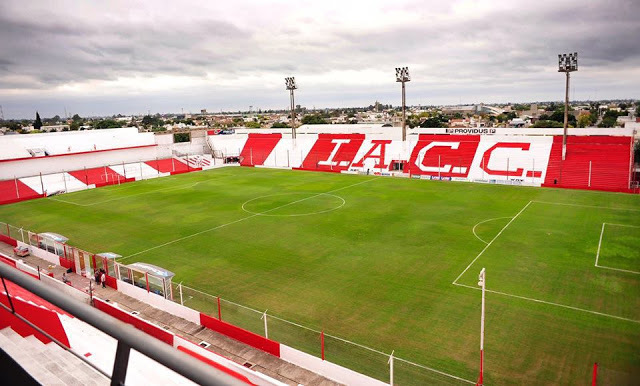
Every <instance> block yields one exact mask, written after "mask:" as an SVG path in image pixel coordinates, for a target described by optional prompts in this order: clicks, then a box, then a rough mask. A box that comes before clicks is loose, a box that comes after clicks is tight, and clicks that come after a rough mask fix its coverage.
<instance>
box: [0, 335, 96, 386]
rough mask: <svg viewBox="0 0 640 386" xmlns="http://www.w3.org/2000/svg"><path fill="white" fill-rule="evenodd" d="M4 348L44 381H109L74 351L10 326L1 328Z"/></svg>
mask: <svg viewBox="0 0 640 386" xmlns="http://www.w3.org/2000/svg"><path fill="white" fill-rule="evenodd" d="M0 348H2V349H3V350H4V351H5V352H6V353H7V354H8V355H10V356H11V357H12V358H13V359H14V360H15V361H16V362H17V363H18V364H20V366H22V368H23V369H25V370H26V371H27V372H28V373H29V374H30V375H31V376H32V377H33V378H34V379H35V380H36V381H37V382H39V383H40V384H42V385H94V386H98V385H108V384H109V379H107V378H105V377H104V376H103V375H101V374H100V373H98V372H96V371H95V370H94V369H93V368H91V366H89V365H87V364H86V363H85V362H83V361H82V360H81V359H79V358H77V357H76V356H74V355H73V354H71V353H70V352H68V351H66V350H64V349H63V348H61V347H59V346H58V345H57V344H55V343H53V342H51V343H49V344H44V343H42V342H41V341H40V340H38V339H37V338H36V337H35V336H33V335H31V336H27V337H25V338H23V337H22V336H20V335H19V334H18V333H16V332H15V331H13V330H12V329H11V328H9V327H7V328H5V329H3V330H0Z"/></svg>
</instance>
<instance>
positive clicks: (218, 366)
mask: <svg viewBox="0 0 640 386" xmlns="http://www.w3.org/2000/svg"><path fill="white" fill-rule="evenodd" d="M177 348H178V350H180V351H182V352H183V353H186V354H189V355H191V356H192V357H194V358H196V359H198V360H200V361H202V362H204V363H206V364H208V365H209V366H212V367H215V368H216V369H218V370H220V371H224V372H225V373H227V374H229V375H231V376H232V377H234V378H236V379H238V380H240V381H242V382H244V383H246V384H248V385H255V383H251V381H250V380H249V378H247V377H245V376H244V375H242V374H240V373H236V372H235V371H233V370H231V369H228V368H226V367H224V366H223V365H221V364H220V363H217V362H215V361H213V360H211V359H209V358H207V357H205V356H204V355H200V354H198V353H196V352H195V351H191V350H189V349H188V348H186V347H183V346H178V347H177Z"/></svg>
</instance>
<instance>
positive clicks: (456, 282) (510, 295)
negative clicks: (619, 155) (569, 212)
mask: <svg viewBox="0 0 640 386" xmlns="http://www.w3.org/2000/svg"><path fill="white" fill-rule="evenodd" d="M531 203H538V204H548V205H567V206H578V207H585V208H597V209H610V210H628V211H632V212H636V211H640V210H638V209H627V208H611V207H606V206H595V205H580V204H568V203H557V202H550V201H537V200H531V201H529V202H528V203H527V204H526V205H525V206H524V207H523V208H522V209H520V211H519V212H518V213H517V214H516V215H515V216H513V218H512V219H511V221H509V222H508V223H507V224H506V225H505V226H504V227H503V228H502V229H501V230H500V232H498V234H497V235H495V236H494V237H493V239H491V241H490V242H489V243H487V244H486V245H485V247H484V248H483V249H482V250H481V251H480V253H478V255H477V256H476V257H475V258H474V259H473V260H472V261H471V263H469V265H467V267H466V268H465V269H464V270H463V271H462V272H461V273H460V274H459V275H458V277H456V279H455V280H454V281H453V282H452V283H451V284H453V285H456V286H459V287H464V288H469V289H473V290H481V288H479V287H474V286H470V285H467V284H461V283H458V280H460V278H461V277H462V276H463V275H464V274H465V273H466V272H467V271H468V270H469V269H470V268H471V266H472V265H473V264H474V263H475V262H476V261H477V260H478V259H479V258H480V257H481V256H482V255H483V254H484V253H485V252H486V250H487V249H489V247H490V246H491V245H492V244H493V242H494V241H496V240H497V239H498V237H499V236H500V235H501V234H502V233H503V232H504V231H505V230H506V229H507V228H508V227H509V225H511V223H513V222H514V221H515V219H516V218H518V217H519V216H520V215H521V214H522V213H523V212H524V211H525V210H526V209H527V208H528V207H529V206H530V205H531ZM605 224H608V225H619V226H625V227H632V228H640V226H634V225H625V224H611V223H603V224H602V231H601V233H600V242H599V243H598V254H597V256H596V264H595V266H596V267H597V268H605V269H610V270H614V271H621V272H628V273H633V274H639V275H640V272H636V271H629V270H624V269H619V268H612V267H605V266H601V265H598V256H599V254H600V245H601V244H602V235H603V234H604V227H605ZM476 225H477V224H476ZM476 237H477V236H476ZM485 291H486V292H489V293H494V294H497V295H502V296H507V297H512V298H516V299H521V300H527V301H530V302H534V303H540V304H546V305H550V306H555V307H560V308H565V309H569V310H573V311H579V312H585V313H589V314H593V315H598V316H604V317H607V318H612V319H617V320H622V321H626V322H631V323H637V324H640V320H636V319H631V318H625V317H622V316H617V315H611V314H607V313H604V312H599V311H593V310H589V309H586V308H580V307H575V306H570V305H567V304H562V303H555V302H550V301H547V300H542V299H536V298H530V297H527V296H521V295H516V294H512V293H507V292H501V291H495V290H490V289H485Z"/></svg>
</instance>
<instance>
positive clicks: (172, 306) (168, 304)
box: [118, 280, 200, 325]
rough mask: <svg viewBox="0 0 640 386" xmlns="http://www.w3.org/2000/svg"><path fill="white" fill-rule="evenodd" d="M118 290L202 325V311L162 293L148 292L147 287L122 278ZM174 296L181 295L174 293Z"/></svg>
mask: <svg viewBox="0 0 640 386" xmlns="http://www.w3.org/2000/svg"><path fill="white" fill-rule="evenodd" d="M118 291H120V292H122V293H123V294H125V295H127V296H131V297H132V298H134V299H138V300H140V301H141V302H144V303H147V304H149V305H150V306H152V307H155V308H157V309H160V310H163V311H166V312H168V313H170V314H172V315H175V316H178V317H180V318H182V319H185V320H188V321H190V322H192V323H195V324H197V325H200V313H199V312H198V311H195V310H192V309H191V308H188V307H185V306H183V305H180V304H178V303H174V302H172V301H171V300H167V299H165V298H163V297H162V296H160V295H156V294H154V293H153V292H147V290H146V289H142V288H138V287H136V286H134V285H132V284H129V283H126V282H124V281H122V280H118ZM174 296H180V295H178V294H174Z"/></svg>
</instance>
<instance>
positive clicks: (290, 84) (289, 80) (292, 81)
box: [284, 76, 298, 139]
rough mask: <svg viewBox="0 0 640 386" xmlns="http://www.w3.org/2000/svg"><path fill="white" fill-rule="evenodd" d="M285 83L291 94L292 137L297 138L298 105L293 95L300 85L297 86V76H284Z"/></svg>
mask: <svg viewBox="0 0 640 386" xmlns="http://www.w3.org/2000/svg"><path fill="white" fill-rule="evenodd" d="M284 83H285V85H286V86H287V90H289V94H290V96H291V98H290V99H291V138H293V139H296V111H295V107H296V105H295V99H294V97H293V90H295V89H297V88H298V86H296V78H295V77H293V76H289V77H286V78H284Z"/></svg>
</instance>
